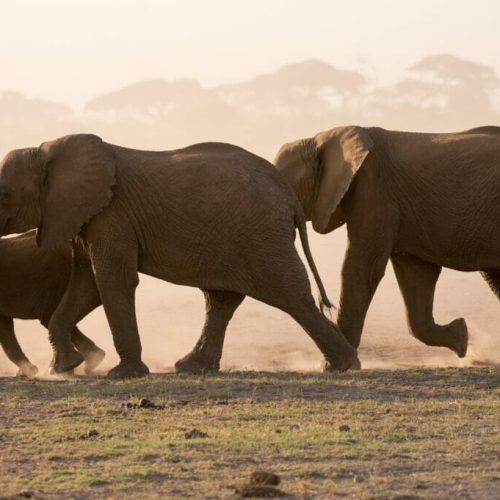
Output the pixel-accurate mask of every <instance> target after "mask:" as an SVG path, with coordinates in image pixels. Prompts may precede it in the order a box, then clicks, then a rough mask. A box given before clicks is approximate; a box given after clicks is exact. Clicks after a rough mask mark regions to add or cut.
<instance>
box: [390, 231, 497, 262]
mask: <svg viewBox="0 0 500 500" xmlns="http://www.w3.org/2000/svg"><path fill="white" fill-rule="evenodd" d="M433 234H434V235H435V236H434V237H433V238H430V237H429V236H428V234H421V235H420V237H419V235H418V234H413V235H412V237H411V238H410V237H407V238H404V236H405V235H404V233H403V232H402V234H401V235H400V236H402V237H401V238H400V239H399V241H398V242H397V245H396V247H395V249H394V250H395V251H396V252H398V253H402V254H407V255H412V256H414V257H418V258H419V259H422V260H424V261H427V262H432V263H434V264H437V265H440V266H443V267H447V268H450V269H455V270H457V271H480V270H482V269H500V237H499V236H500V232H499V233H498V236H497V235H496V234H494V233H491V232H490V233H489V234H490V237H489V238H488V237H485V235H483V234H474V232H468V233H467V234H447V232H446V231H443V232H441V233H439V232H436V233H433Z"/></svg>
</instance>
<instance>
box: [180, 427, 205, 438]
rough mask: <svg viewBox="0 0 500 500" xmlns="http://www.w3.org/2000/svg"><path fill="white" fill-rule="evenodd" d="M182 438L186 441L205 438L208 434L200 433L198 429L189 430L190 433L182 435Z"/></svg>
mask: <svg viewBox="0 0 500 500" xmlns="http://www.w3.org/2000/svg"><path fill="white" fill-rule="evenodd" d="M184 437H185V438H186V439H195V438H207V437H208V434H207V433H206V432H203V431H200V430H199V429H191V430H190V431H188V432H185V433H184Z"/></svg>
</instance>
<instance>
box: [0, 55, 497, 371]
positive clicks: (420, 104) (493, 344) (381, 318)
mask: <svg viewBox="0 0 500 500" xmlns="http://www.w3.org/2000/svg"><path fill="white" fill-rule="evenodd" d="M0 115H1V116H2V120H1V121H0V156H3V155H4V154H5V153H6V152H7V151H8V150H10V149H13V148H15V147H24V146H33V145H36V144H39V143H41V142H43V141H45V140H49V139H52V138H55V137H59V136H61V135H64V134H68V133H75V132H81V131H90V132H93V133H96V134H98V135H100V136H101V137H103V138H104V139H105V140H107V141H109V142H113V143H116V144H120V145H123V146H129V147H137V148H151V149H171V148H177V147H182V146H184V145H187V144H192V143H195V142H201V141H207V140H217V141H225V142H231V143H234V144H238V145H240V146H243V147H246V148H248V149H249V150H251V151H253V152H255V153H257V154H260V155H262V156H264V157H266V158H268V159H272V158H273V157H274V155H275V153H276V151H277V150H278V148H279V147H280V145H281V144H282V143H284V142H287V141H290V140H293V139H296V138H299V137H307V136H310V135H313V134H314V133H316V132H318V131H319V130H325V129H328V128H331V127H334V126H339V125H346V124H360V125H377V126H383V127H386V128H393V129H403V130H420V131H454V130H464V129H467V128H471V127H474V126H478V125H485V124H498V123H500V80H499V79H498V77H497V76H496V74H495V71H494V69H493V68H492V67H489V66H485V65H483V64H481V63H478V62H476V61H470V60H465V59H461V58H459V57H456V56H452V55H448V54H437V55H430V56H428V57H425V58H423V59H421V60H420V61H415V62H414V64H413V65H411V66H410V67H409V68H408V71H407V72H406V74H405V76H404V77H403V79H402V80H401V81H399V82H396V83H394V84H391V85H384V86H379V85H377V82H376V79H375V78H372V77H368V76H366V75H364V74H361V73H360V72H359V71H352V70H346V69H342V68H338V67H336V66H333V65H330V64H327V63H324V62H322V61H318V60H309V61H302V62H297V63H293V64H289V65H287V66H284V67H282V68H278V69H277V70H276V71H275V72H273V73H270V74H267V75H258V76H256V77H255V78H252V79H250V80H248V81H244V82H241V83H239V84H231V85H219V86H213V87H203V86H202V85H201V84H200V83H199V82H197V81H196V80H174V81H167V80H162V79H155V80H143V81H138V82H131V84H130V85H128V86H126V87H124V88H121V89H115V90H113V91H112V92H109V93H106V94H102V95H98V96H96V97H95V98H94V99H92V100H90V101H89V102H87V103H86V105H85V106H84V107H83V109H81V110H79V111H75V110H72V109H71V108H70V107H69V106H68V105H66V104H65V103H60V102H53V101H48V100H45V99H42V98H35V97H26V96H24V95H22V94H20V93H17V92H6V91H1V89H0ZM214 117H216V119H215V120H214ZM309 237H310V241H311V247H312V253H313V256H314V258H315V260H316V263H317V265H318V268H319V271H320V274H321V276H322V278H323V280H324V283H325V285H326V288H327V291H328V293H329V295H330V298H331V299H333V300H334V302H336V303H338V294H339V290H340V267H341V264H342V259H343V254H344V251H345V246H346V235H345V229H340V230H338V231H336V232H335V233H333V234H330V235H326V236H321V235H319V234H316V233H314V232H313V231H312V228H311V227H309ZM0 286H1V283H0ZM314 294H316V291H314ZM137 313H138V321H139V329H140V333H141V338H142V343H143V357H144V360H145V361H146V363H147V364H148V365H149V366H150V368H151V369H152V370H154V371H163V370H169V369H172V366H173V364H174V362H175V361H176V360H177V359H178V358H180V357H181V356H183V355H185V354H186V353H187V352H189V351H190V350H191V348H192V347H193V345H194V343H195V341H196V339H197V337H198V335H199V333H200V331H201V327H202V324H203V320H204V301H203V296H202V294H201V292H199V291H198V290H196V289H190V288H187V287H179V286H175V285H172V284H169V283H164V282H161V281H158V280H155V279H153V278H150V277H147V276H141V284H140V286H139V288H138V291H137ZM461 316H463V317H464V318H465V319H466V320H467V322H468V326H469V331H470V339H471V340H470V348H469V354H468V356H467V357H466V358H465V359H463V360H460V359H458V358H457V357H456V356H455V354H454V353H452V352H451V351H448V350H447V349H445V348H434V347H427V346H424V345H423V344H421V343H420V342H418V341H417V340H415V339H414V338H412V337H411V336H410V334H409V333H408V331H407V327H406V323H405V316H404V310H403V301H402V298H401V296H400V293H399V290H398V287H397V284H396V280H395V277H394V274H393V272H392V268H391V266H390V265H389V266H388V268H387V272H386V276H385V277H384V279H383V281H382V283H381V285H380V286H379V289H378V291H377V293H376V295H375V298H374V301H373V303H372V305H371V308H370V311H369V314H368V317H367V321H366V325H365V331H364V335H363V339H362V343H361V348H360V358H361V361H362V364H363V366H364V367H366V368H405V367H414V366H468V365H474V364H478V363H482V362H484V363H497V362H498V359H499V354H500V335H499V334H498V325H499V319H500V307H499V304H498V301H497V299H496V298H495V297H494V295H493V294H492V293H491V292H490V290H489V289H488V287H487V285H486V283H484V282H483V280H482V279H481V277H480V275H479V273H459V272H453V271H448V270H445V271H444V272H443V273H442V275H441V277H440V280H439V283H438V287H437V292H436V301H435V318H436V321H437V322H438V323H441V324H445V323H448V322H450V321H452V320H453V319H455V318H457V317H461ZM15 325H16V331H17V333H18V336H19V340H20V343H21V345H22V347H23V349H24V350H25V352H26V354H27V355H28V357H29V358H30V359H31V361H32V362H33V363H35V364H36V365H37V366H38V367H39V368H40V370H41V371H43V370H44V369H46V367H47V366H48V363H49V360H50V348H49V343H48V340H47V334H46V331H45V330H44V329H43V328H42V327H41V326H40V325H39V324H38V323H37V322H33V321H16V323H15ZM80 326H81V328H82V331H83V332H84V333H85V334H87V335H88V336H90V337H91V338H92V339H93V340H94V341H95V342H96V343H97V344H98V345H100V346H101V347H102V348H103V349H105V351H106V353H107V356H106V359H105V361H104V363H103V365H102V367H101V371H105V370H106V369H108V368H110V367H112V366H114V365H115V364H116V363H117V361H118V358H117V355H116V353H115V350H114V348H113V345H112V339H111V334H110V331H109V328H108V325H107V322H106V319H105V316H104V314H103V311H102V309H101V308H100V309H98V310H97V311H95V312H94V313H92V314H91V315H89V316H88V317H87V318H85V319H84V320H83V321H82V322H81V323H80ZM321 361H322V359H321V355H320V353H319V351H318V350H317V349H316V347H315V346H314V344H313V343H312V341H311V340H310V339H309V338H308V337H307V335H306V334H305V332H303V331H302V330H301V328H300V327H299V326H298V325H297V324H296V323H295V322H294V321H293V320H292V319H291V318H290V317H289V316H287V315H286V314H285V313H283V312H281V311H279V310H276V309H272V308H270V307H268V306H266V305H264V304H261V303H258V302H256V301H254V300H251V299H248V298H247V299H246V300H245V301H244V302H243V304H242V305H241V306H240V308H239V309H238V310H237V311H236V314H235V316H234V318H233V320H232V321H231V323H230V325H229V328H228V331H227V336H226V344H225V349H224V355H223V358H222V368H223V369H225V370H300V371H302V370H318V369H319V368H320V366H321ZM15 371H16V370H15V367H14V366H13V365H12V364H11V363H10V362H9V361H8V360H7V358H6V357H5V355H4V354H3V352H2V353H0V373H1V374H9V375H10V374H13V373H15Z"/></svg>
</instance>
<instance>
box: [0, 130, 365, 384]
mask: <svg viewBox="0 0 500 500" xmlns="http://www.w3.org/2000/svg"><path fill="white" fill-rule="evenodd" d="M34 228H36V229H37V236H36V238H37V243H38V245H40V246H41V247H42V248H56V247H58V246H60V245H65V244H68V242H70V241H71V245H72V248H73V268H72V273H71V277H70V280H69V283H68V287H67V289H66V291H65V293H64V296H63V298H62V299H61V302H60V303H59V305H58V307H57V308H56V310H55V312H54V314H53V315H52V318H51V320H50V323H49V338H50V341H51V343H52V347H53V350H54V359H53V367H54V370H55V371H56V372H63V371H67V370H70V369H72V368H74V367H76V366H78V365H79V364H80V363H81V362H82V359H83V357H82V355H81V354H80V353H79V352H77V351H76V350H75V349H74V346H73V344H72V342H71V336H70V335H69V333H68V332H71V330H72V328H73V326H74V325H75V324H77V323H78V322H79V321H80V320H81V319H82V318H83V317H84V316H86V315H87V314H88V313H89V312H90V311H91V310H92V309H93V308H94V307H95V305H96V303H95V297H94V286H95V285H97V289H98V291H99V296H100V299H101V301H102V305H103V307H104V311H105V314H106V317H107V320H108V323H109V325H110V328H111V332H112V336H113V342H114V345H115V348H116V351H117V353H118V355H119V357H120V362H119V364H118V365H117V366H115V367H114V368H113V369H112V370H111V371H110V372H109V373H108V377H110V378H127V377H139V376H143V375H146V374H148V373H149V369H148V367H147V366H146V365H145V364H144V362H143V361H142V348H141V341H140V338H139V333H138V326H137V320H136V313H135V290H136V287H137V285H138V282H139V278H138V273H139V272H142V273H145V274H147V275H150V276H153V277H156V278H159V279H162V280H165V281H169V282H172V283H175V284H180V285H187V286H193V287H197V288H200V289H201V290H202V291H203V293H204V294H205V298H206V321H205V324H204V327H203V330H202V333H201V337H200V339H199V341H198V343H197V344H196V346H195V348H194V349H193V351H192V352H191V353H189V354H188V355H187V356H185V357H184V358H183V359H182V360H179V361H178V362H177V364H176V369H177V371H180V372H182V371H184V372H195V373H196V372H200V371H214V370H217V369H218V368H219V360H220V357H221V355H222V344H223V340H224V333H225V330H226V326H227V324H228V322H229V320H230V319H231V317H232V315H233V313H234V311H235V310H236V309H237V307H238V306H239V305H240V304H241V302H242V301H243V299H244V297H245V296H247V295H248V296H250V297H253V298H255V299H257V300H260V301H262V302H264V303H267V304H269V305H271V306H274V307H277V308H279V309H281V310H283V311H285V312H287V313H288V314H290V315H291V316H292V317H293V318H294V319H295V320H296V321H297V322H298V323H299V324H300V325H301V326H302V327H303V329H304V330H305V331H306V333H308V334H309V336H310V337H311V338H312V340H313V341H314V342H315V343H316V345H317V346H318V348H319V349H320V351H321V352H322V353H323V355H324V357H325V363H326V368H327V369H329V370H346V369H347V368H349V366H350V365H351V364H352V363H353V362H354V360H355V359H356V358H357V353H356V349H354V348H353V347H352V346H351V345H350V344H349V343H348V342H347V341H346V339H345V338H344V337H343V335H342V334H341V333H340V332H339V330H338V329H337V327H336V325H335V324H334V323H333V322H331V321H330V320H328V319H327V318H326V317H325V316H324V315H323V314H321V312H320V311H319V310H318V308H317V307H316V303H315V301H314V299H313V296H312V294H311V288H310V283H309V279H308V276H307V272H306V269H305V267H304V265H303V263H302V261H301V260H300V258H299V255H298V253H297V250H296V248H295V246H294V240H295V233H296V231H295V230H296V229H298V231H299V235H300V238H301V241H302V245H303V248H304V251H305V253H306V255H307V260H308V263H309V266H310V268H311V271H312V272H313V274H314V277H315V280H316V283H317V285H318V287H319V289H320V293H321V295H322V301H323V303H324V304H325V305H328V304H329V302H328V297H327V296H326V294H325V291H324V287H323V285H322V283H321V280H320V277H319V274H318V272H317V270H316V267H315V264H314V261H313V259H312V256H311V253H310V250H309V247H308V242H307V233H306V226H305V219H304V214H303V212H302V208H301V207H300V204H299V202H298V200H297V199H296V197H295V195H294V193H293V191H292V189H291V188H290V186H289V185H288V183H287V182H286V180H285V179H284V177H283V176H282V175H281V174H280V173H279V172H278V171H277V170H276V169H275V168H274V166H273V165H272V164H271V163H269V162H268V161H266V160H264V159H262V158H260V157H258V156H256V155H254V154H252V153H250V152H248V151H246V150H244V149H242V148H239V147H237V146H233V145H230V144H224V143H215V142H214V143H202V144H195V145H192V146H188V147H185V148H183V149H177V150H170V151H141V150H135V149H130V148H125V147H121V146H117V145H113V144H109V143H106V142H104V141H103V140H102V139H101V138H100V137H98V136H96V135H93V134H73V135H68V136H64V137H61V138H59V139H55V140H53V141H48V142H44V143H43V144H41V145H40V146H39V147H32V148H24V149H18V150H14V151H11V152H10V153H8V154H7V155H6V157H5V158H4V159H3V160H2V162H1V163H0V234H11V233H15V232H20V231H26V230H29V229H34Z"/></svg>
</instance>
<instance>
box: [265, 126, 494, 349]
mask: <svg viewBox="0 0 500 500" xmlns="http://www.w3.org/2000/svg"><path fill="white" fill-rule="evenodd" d="M274 163H275V165H276V166H277V168H278V169H279V170H280V171H281V172H282V173H283V174H284V175H285V176H286V178H287V179H288V181H289V183H290V184H291V186H292V187H293V189H294V191H295V193H296V194H297V196H298V198H299V200H300V202H301V205H302V207H303V209H304V212H305V214H306V218H307V220H311V221H312V224H313V227H314V229H315V230H316V231H317V232H319V233H322V234H324V233H328V232H330V231H333V230H334V229H336V228H337V227H340V226H341V225H342V224H344V223H346V224H347V234H348V248H347V252H346V255H345V260H344V265H343V269H342V291H341V300H340V307H339V314H338V325H339V328H340V330H341V331H342V333H343V334H344V335H345V336H346V338H347V339H348V340H349V342H350V343H351V344H352V345H353V346H356V347H358V346H359V343H360V340H361V333H362V329H363V324H364V321H365V316H366V312H367V310H368V306H369V304H370V302H371V300H372V297H373V294H374V292H375V290H376V288H377V285H378V283H379V282H380V280H381V278H382V276H383V275H384V271H385V268H386V265H387V261H388V260H389V259H391V261H392V264H393V267H394V271H395V273H396V277H397V280H398V283H399V287H400V289H401V292H402V295H403V298H404V301H405V305H406V311H407V320H408V325H409V329H410V332H411V333H412V334H413V335H414V336H415V337H416V338H417V339H419V340H420V341H422V342H423V343H425V344H427V345H430V346H444V347H448V348H449V349H451V350H453V351H454V352H455V353H456V354H457V355H458V356H459V357H463V356H465V354H466V352H467V339H468V332H467V326H466V323H465V321H464V320H463V318H459V319H455V320H454V321H452V322H451V323H449V324H447V325H438V324H436V323H435V321H434V318H433V302H434V291H435V287H436V282H437V279H438V277H439V274H440V272H441V268H442V267H448V268H451V269H456V270H459V271H481V273H482V275H483V277H484V278H485V279H486V281H487V282H488V284H489V286H490V287H491V289H492V290H493V292H494V293H495V295H496V296H497V297H499V298H500V231H499V230H498V229H499V221H500V128H499V127H480V128H477V129H472V130H469V131H466V132H458V133H452V134H420V133H407V132H394V131H389V130H384V129H381V128H362V127H339V128H334V129H332V130H329V131H326V132H321V133H319V134H317V135H316V136H314V137H312V138H308V139H302V140H298V141H295V142H292V143H289V144H285V145H284V146H283V147H282V148H281V149H280V150H279V152H278V154H277V156H276V158H275V160H274Z"/></svg>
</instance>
